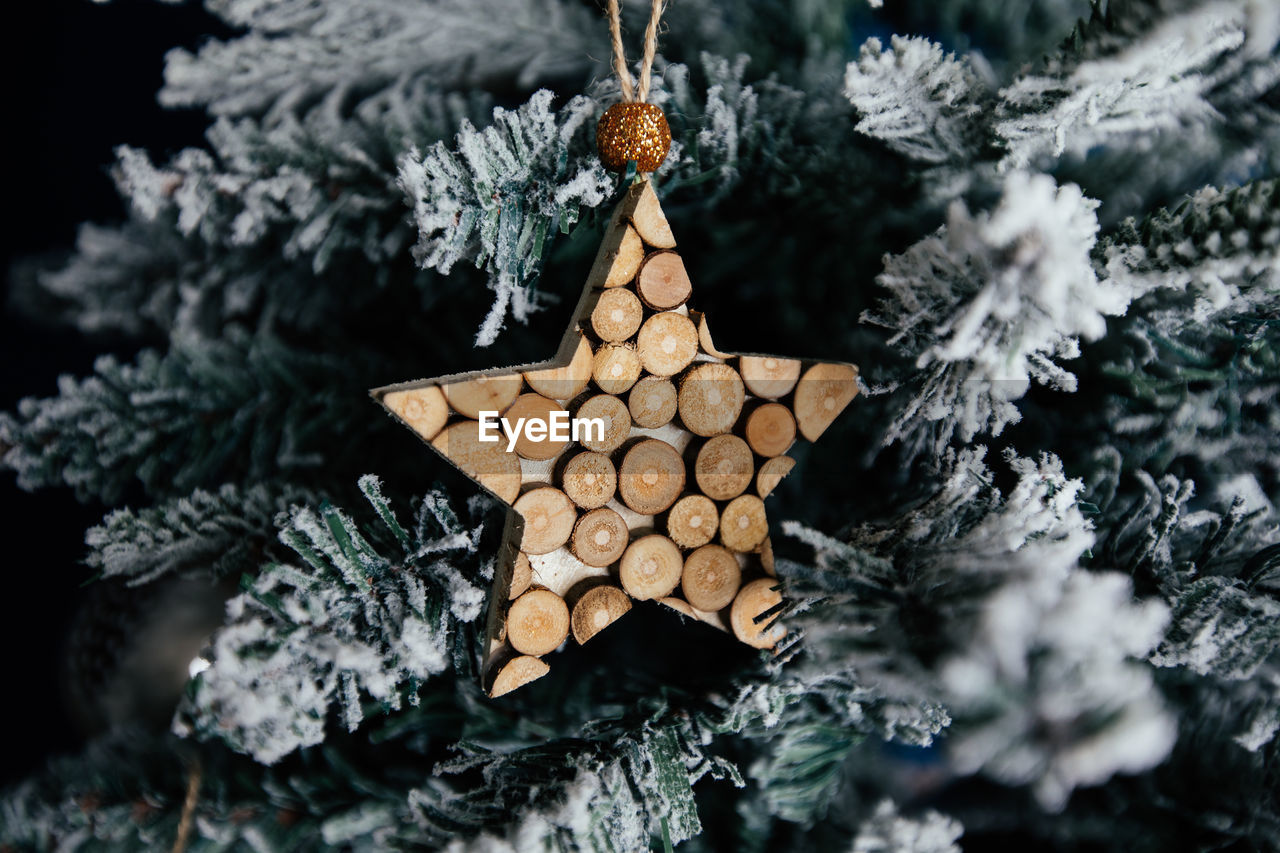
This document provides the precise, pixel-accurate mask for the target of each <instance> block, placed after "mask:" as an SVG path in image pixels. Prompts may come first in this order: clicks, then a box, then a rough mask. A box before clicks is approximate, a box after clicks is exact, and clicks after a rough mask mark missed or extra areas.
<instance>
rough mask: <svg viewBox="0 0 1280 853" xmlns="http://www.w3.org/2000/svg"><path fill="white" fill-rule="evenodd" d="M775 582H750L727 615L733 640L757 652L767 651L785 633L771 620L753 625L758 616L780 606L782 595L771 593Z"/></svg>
mask: <svg viewBox="0 0 1280 853" xmlns="http://www.w3.org/2000/svg"><path fill="white" fill-rule="evenodd" d="M777 584H778V581H777V580H775V579H774V578H760V579H759V580H754V581H751V583H748V584H746V585H745V586H743V587H742V589H740V590H738V595H737V597H736V598H734V599H733V608H732V609H731V610H730V611H729V624H730V625H731V626H732V628H733V633H734V636H736V637H737V638H738V639H739V640H741V641H742V642H744V643H746V644H747V645H748V646H754V647H755V648H757V649H771V648H773V647H774V646H776V645H777V644H778V641H779V640H781V639H782V638H783V637H784V636H786V633H787V631H786V629H785V628H783V627H782V626H781V625H779V624H777V622H776V620H775V619H773V618H768V619H762V620H761V621H760V622H759V623H757V622H756V621H755V619H756V617H757V616H759V615H760V614H761V613H767V612H768V611H770V610H772V609H773V608H775V607H777V606H778V605H779V604H781V603H782V594H781V593H780V592H778V591H777V590H776V589H774V587H775V586H777Z"/></svg>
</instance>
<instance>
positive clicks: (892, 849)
mask: <svg viewBox="0 0 1280 853" xmlns="http://www.w3.org/2000/svg"><path fill="white" fill-rule="evenodd" d="M963 833H964V828H963V827H961V826H960V824H959V823H958V822H957V821H955V820H952V819H951V818H948V817H944V816H943V815H941V814H939V813H938V812H936V811H933V810H932V809H930V810H928V811H926V812H924V813H923V814H921V815H920V817H918V818H910V817H904V816H902V815H901V814H899V813H898V807H897V805H896V804H895V803H894V802H893V800H881V802H880V804H879V805H878V806H876V810H875V812H874V813H873V814H872V815H871V818H870V820H868V821H867V822H866V823H864V824H863V825H862V826H861V827H860V828H859V829H858V837H857V839H855V840H854V842H853V849H852V853H960V846H959V845H958V844H956V839H958V838H959V837H960V836H961V835H962V834H963Z"/></svg>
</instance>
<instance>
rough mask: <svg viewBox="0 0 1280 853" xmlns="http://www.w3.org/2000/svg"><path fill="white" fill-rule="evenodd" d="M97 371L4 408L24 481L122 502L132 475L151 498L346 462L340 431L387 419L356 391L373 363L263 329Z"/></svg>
mask: <svg viewBox="0 0 1280 853" xmlns="http://www.w3.org/2000/svg"><path fill="white" fill-rule="evenodd" d="M95 367H96V371H95V374H96V375H94V376H92V377H90V378H88V379H84V380H75V379H72V378H70V377H63V378H62V379H61V380H60V382H59V391H60V393H59V395H58V396H56V397H50V398H46V399H43V400H37V399H34V398H28V399H25V400H23V401H21V403H19V406H18V413H17V416H16V417H14V416H12V415H8V414H3V415H0V442H3V444H6V445H9V446H10V448H11V449H10V450H9V451H8V453H6V454H5V456H4V458H3V462H4V464H5V465H6V466H7V467H8V468H10V469H12V470H14V471H15V472H17V475H18V485H19V486H21V487H22V488H24V489H29V490H30V489H36V488H42V487H47V486H51V485H56V484H65V485H68V486H71V487H72V488H73V489H75V491H76V495H77V497H79V498H80V499H81V500H88V499H89V498H97V499H99V500H101V501H103V502H104V503H107V504H111V503H114V502H115V501H117V500H118V499H119V498H120V496H121V495H122V494H123V493H124V491H125V490H126V489H127V488H128V487H129V486H130V484H132V483H133V482H134V481H135V480H136V481H138V482H140V483H141V484H142V486H143V488H144V489H146V491H147V493H148V494H150V495H152V496H154V497H164V496H168V495H175V494H183V493H186V492H190V491H191V490H193V489H195V488H199V487H201V486H213V485H217V484H219V483H224V482H234V481H247V482H255V481H260V480H263V479H268V478H271V477H274V476H278V475H280V474H282V473H291V474H296V475H299V476H302V477H304V478H305V477H306V476H312V477H316V476H321V475H323V474H324V473H325V472H326V469H336V468H338V467H340V463H341V462H342V460H341V458H340V457H339V456H337V455H335V454H334V453H333V451H332V442H333V441H334V440H335V437H336V436H340V435H345V436H347V439H346V441H350V442H352V443H358V442H356V441H355V437H356V436H358V435H361V434H363V433H364V432H365V431H367V430H369V429H377V428H379V427H382V426H384V425H383V424H382V423H381V422H379V421H377V420H376V419H375V420H373V421H371V420H370V419H369V418H368V417H367V416H366V415H365V413H364V411H363V409H362V408H361V407H358V406H352V401H353V400H361V399H363V397H364V389H366V388H367V387H369V386H370V385H372V384H373V383H374V381H375V379H374V378H371V377H370V375H369V368H368V366H367V364H361V363H360V361H359V360H358V359H357V360H353V359H352V358H351V357H349V356H346V355H339V354H335V355H333V356H319V355H315V354H313V353H308V352H304V351H301V350H297V349H293V348H291V347H289V346H287V345H285V344H284V343H283V342H281V341H280V340H278V339H274V338H271V337H268V336H258V337H251V336H249V335H248V334H246V333H244V332H242V331H236V330H232V331H230V332H229V334H228V335H227V337H226V339H225V340H218V341H194V342H186V343H178V344H175V345H174V347H173V348H172V349H171V350H170V351H169V352H168V353H166V354H164V355H160V354H158V353H156V352H154V351H150V350H148V351H144V352H143V353H142V354H141V355H139V356H138V359H137V361H136V362H135V363H134V364H131V365H129V364H120V363H119V362H117V361H116V360H115V359H114V358H112V357H110V356H104V357H102V358H100V359H98V362H97V364H96V366H95Z"/></svg>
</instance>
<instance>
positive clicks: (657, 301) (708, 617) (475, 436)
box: [373, 180, 858, 697]
mask: <svg viewBox="0 0 1280 853" xmlns="http://www.w3.org/2000/svg"><path fill="white" fill-rule="evenodd" d="M685 261H686V258H684V257H682V256H681V254H680V251H679V249H678V248H677V245H676V239H675V235H674V232H673V231H672V229H671V227H670V224H669V223H668V221H667V219H666V216H665V215H664V214H663V211H662V206H661V204H660V203H659V202H658V199H657V196H656V195H654V192H653V188H652V186H651V185H650V184H649V183H648V182H647V181H644V180H642V181H640V182H638V183H635V184H633V185H632V186H631V187H630V188H629V189H628V190H627V191H626V193H625V195H624V197H623V199H622V201H621V202H620V203H619V204H618V206H617V208H616V209H615V210H614V212H613V216H612V217H611V219H610V221H609V224H608V226H607V227H606V228H605V233H604V235H603V239H602V241H601V244H600V248H599V251H598V252H597V254H596V258H595V261H594V263H593V264H592V266H591V269H590V271H589V272H588V274H587V282H586V286H585V287H584V289H583V292H582V296H581V298H580V300H579V302H578V306H577V309H576V310H575V312H574V315H573V321H572V324H571V326H570V329H569V331H568V332H567V334H566V335H565V337H564V339H563V341H562V342H561V344H560V347H559V349H558V351H557V354H556V355H555V356H554V357H553V358H551V359H549V360H547V361H544V362H539V363H535V364H526V365H522V366H520V367H515V368H510V369H501V368H499V369H494V370H483V371H478V372H473V373H466V374H458V375H454V376H446V377H441V378H438V379H428V380H422V381H419V382H411V383H404V384H402V385H394V386H388V387H386V388H382V389H377V390H375V391H374V392H373V393H374V396H375V397H376V398H377V399H378V400H379V401H380V402H381V403H382V405H383V406H384V407H385V409H386V410H387V412H388V413H390V414H391V415H392V416H393V417H395V418H396V419H398V420H399V421H400V422H401V423H403V424H404V425H405V426H407V427H409V429H410V430H412V431H413V432H414V433H415V434H416V435H417V436H418V437H419V438H420V439H421V440H423V441H424V442H427V443H428V444H429V445H430V446H431V447H432V448H433V449H434V450H436V451H437V452H439V453H440V454H441V455H442V456H444V457H445V458H446V459H448V460H449V462H451V463H452V464H453V465H455V466H456V467H457V468H459V469H460V470H462V471H463V472H464V473H466V474H467V475H469V476H470V477H471V478H473V479H474V480H475V481H476V482H477V483H478V484H479V485H480V486H481V487H482V488H484V489H485V490H487V491H489V492H490V493H491V494H493V495H494V496H496V497H497V498H498V499H499V500H501V501H502V502H503V503H505V504H506V505H507V506H508V507H509V508H510V514H509V517H508V521H507V528H506V532H505V533H504V538H503V542H502V545H501V546H500V549H499V552H498V566H497V568H496V570H495V571H494V572H493V588H492V594H491V595H490V599H489V614H488V621H487V623H486V642H485V647H484V652H483V654H484V659H483V661H481V664H482V666H481V672H482V673H483V679H484V685H485V687H486V689H487V690H488V692H489V695H490V696H492V697H499V696H503V695H505V694H507V693H509V692H511V691H512V690H516V689H519V688H521V687H524V686H525V685H528V684H530V683H533V682H536V681H537V679H539V678H541V677H542V676H543V675H545V674H546V673H547V672H548V671H549V669H550V664H549V663H548V656H549V655H551V654H552V653H554V652H555V650H556V649H558V648H560V647H561V646H562V645H563V644H564V643H566V642H571V643H578V644H582V643H586V642H588V641H590V640H593V639H594V638H595V637H597V636H598V635H599V634H600V633H601V632H602V631H605V630H607V629H609V628H610V626H612V625H613V624H615V623H617V622H618V621H619V620H621V619H623V618H624V617H625V616H626V614H627V613H628V612H630V610H631V609H632V607H633V604H634V603H635V602H637V601H654V602H659V603H661V604H663V605H665V607H666V608H668V609H669V612H673V613H678V614H681V615H680V617H676V618H686V619H692V620H695V621H699V622H703V623H706V624H707V625H709V626H712V627H715V628H718V629H720V630H722V631H727V632H730V633H732V634H733V635H734V636H735V637H737V638H738V639H739V640H741V641H742V642H743V643H746V644H748V645H750V646H754V647H756V648H761V649H774V648H776V647H777V644H778V643H779V642H780V641H781V640H782V639H783V638H784V637H785V636H786V629H785V627H784V626H783V625H782V624H781V623H780V621H779V614H780V613H782V612H784V611H785V607H786V605H785V601H784V583H783V580H781V579H779V578H777V577H775V576H774V574H775V568H774V562H773V551H772V546H771V543H770V539H769V523H768V519H767V517H766V511H765V502H764V499H765V498H767V497H768V496H769V495H770V494H771V493H773V492H774V491H775V490H776V489H777V488H778V486H779V483H780V482H781V481H782V479H783V478H784V477H786V476H787V475H788V474H789V473H790V472H791V471H792V469H793V468H794V467H795V466H796V464H797V463H796V460H797V459H805V458H807V457H806V454H803V453H793V450H792V448H793V446H794V445H795V444H796V443H797V442H803V441H815V440H817V439H818V437H819V436H821V435H822V434H823V432H824V431H826V430H827V429H828V428H830V427H831V426H832V424H833V423H835V420H836V418H837V416H838V415H839V414H840V412H842V411H843V410H844V409H845V408H846V407H847V406H848V405H849V403H850V402H851V401H852V400H853V399H854V397H855V396H856V395H857V393H858V369H857V368H856V367H854V366H853V365H849V364H838V363H826V362H812V361H805V360H800V359H794V358H785V357H782V356H775V355H767V354H763V353H752V354H743V355H735V354H733V353H730V352H726V351H723V350H721V349H718V348H717V346H716V344H715V343H714V342H713V338H712V326H711V324H710V323H709V322H708V317H707V315H706V314H703V313H701V312H700V311H698V310H696V309H695V308H694V307H693V306H692V296H693V284H692V281H691V280H690V277H689V269H688V267H686V264H685ZM761 343H762V347H761V349H762V350H764V351H765V352H767V351H768V349H769V346H768V344H769V341H762V342H761ZM495 416H497V417H498V418H499V419H500V421H501V423H502V429H501V430H499V431H498V432H499V440H491V439H493V432H492V426H493V423H494V420H493V419H494V417H495ZM482 419H483V420H484V423H485V424H486V425H487V426H484V427H482V423H481V422H482ZM566 420H573V421H574V423H575V424H578V422H585V423H587V424H589V426H587V427H586V428H585V429H583V430H582V431H580V432H573V431H572V430H571V432H570V435H569V437H567V438H566V437H565V436H564V434H563V433H562V432H556V431H554V430H553V429H551V428H550V425H551V424H552V422H553V421H554V422H555V423H563V422H564V421H566ZM520 425H523V426H520ZM578 425H579V426H581V424H578ZM690 630H692V629H690ZM596 642H599V641H596Z"/></svg>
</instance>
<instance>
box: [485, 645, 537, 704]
mask: <svg viewBox="0 0 1280 853" xmlns="http://www.w3.org/2000/svg"><path fill="white" fill-rule="evenodd" d="M550 671H551V667H549V666H547V664H546V663H545V662H544V661H541V660H538V659H537V658H535V657H531V656H530V655H517V656H516V657H513V658H512V659H511V660H509V661H507V662H506V663H505V664H503V665H502V668H501V669H499V670H498V674H497V675H495V676H494V679H493V686H492V687H490V688H489V696H491V697H492V698H494V699H497V698H498V697H499V696H505V695H506V694H508V693H510V692H511V691H512V690H515V689H516V688H518V687H524V686H525V685H526V684H528V683H529V682H530V681H537V680H538V679H539V678H541V677H542V676H544V675H546V674H547V673H548V672H550Z"/></svg>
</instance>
